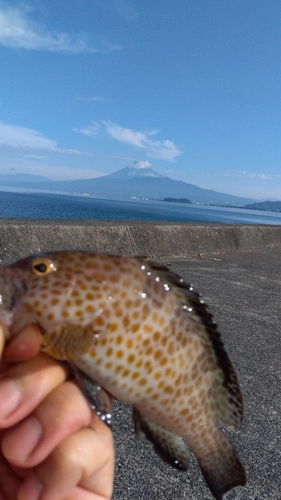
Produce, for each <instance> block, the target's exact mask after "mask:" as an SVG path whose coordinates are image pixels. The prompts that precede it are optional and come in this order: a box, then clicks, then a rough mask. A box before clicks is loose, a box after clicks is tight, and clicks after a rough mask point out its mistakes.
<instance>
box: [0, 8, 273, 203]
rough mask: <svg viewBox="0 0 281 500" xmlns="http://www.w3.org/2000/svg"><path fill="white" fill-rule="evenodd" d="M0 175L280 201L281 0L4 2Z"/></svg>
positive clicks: (0, 53) (0, 21) (0, 12)
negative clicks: (175, 183)
mask: <svg viewBox="0 0 281 500" xmlns="http://www.w3.org/2000/svg"><path fill="white" fill-rule="evenodd" d="M0 64H1V75H0V172H1V173H21V172H26V173H32V174H41V175H45V176H48V177H50V178H52V179H77V178H91V177H96V176H99V175H105V174H108V173H111V172H114V171H116V170H118V169H120V168H123V167H125V166H128V165H133V164H136V165H139V166H142V167H144V168H145V167H147V166H151V167H152V168H154V169H155V170H157V171H158V172H159V173H161V174H163V175H168V176H170V177H172V178H174V179H181V180H184V181H186V182H190V183H192V184H197V185H198V186H200V187H204V188H209V189H215V190H217V191H223V192H226V193H230V194H234V195H237V196H247V197H253V198H259V199H265V198H276V199H281V168H280V167H281V2H280V0H173V1H171V0H161V1H159V0H30V1H28V2H26V1H25V0H18V1H15V0H8V1H6V2H4V1H2V0H0Z"/></svg>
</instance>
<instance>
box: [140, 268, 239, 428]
mask: <svg viewBox="0 0 281 500" xmlns="http://www.w3.org/2000/svg"><path fill="white" fill-rule="evenodd" d="M140 260H141V261H142V262H143V263H145V264H147V265H149V267H150V269H151V272H152V273H153V275H154V276H157V277H159V280H160V282H161V283H163V284H168V285H169V288H170V290H171V291H172V293H173V294H174V295H175V296H176V298H177V300H178V301H179V302H180V303H181V304H182V306H183V308H184V309H186V312H187V314H196V317H197V319H198V320H199V321H200V322H201V324H202V325H203V326H204V328H205V331H206V335H207V337H208V338H209V341H210V343H211V346H212V348H213V351H214V353H215V356H216V361H217V364H218V366H219V368H220V369H221V371H222V373H223V381H222V382H221V381H220V380H219V379H218V381H217V383H218V384H219V386H220V387H222V389H224V390H223V391H216V397H217V405H218V418H219V419H221V420H222V421H223V422H225V423H226V424H227V425H230V426H234V427H238V428H239V427H241V422H242V414H243V399H242V394H241V390H240V386H239V382H238V378H237V375H236V372H235V370H234V368H233V365H232V363H231V361H230V359H229V357H228V354H227V352H226V350H225V348H224V345H223V342H222V340H221V335H220V333H219V331H218V329H217V325H216V324H215V322H214V321H213V317H212V315H211V314H210V312H209V311H208V309H207V307H206V305H205V304H204V302H203V300H202V298H201V296H200V295H199V294H198V293H197V292H195V291H194V290H193V287H192V286H191V285H189V284H188V283H187V282H185V281H184V280H183V279H182V278H181V277H180V276H179V275H178V274H176V273H174V272H172V271H170V270H169V269H168V268H167V267H166V266H165V265H163V264H160V263H157V262H154V261H150V260H148V259H146V260H145V259H140ZM219 386H218V388H219Z"/></svg>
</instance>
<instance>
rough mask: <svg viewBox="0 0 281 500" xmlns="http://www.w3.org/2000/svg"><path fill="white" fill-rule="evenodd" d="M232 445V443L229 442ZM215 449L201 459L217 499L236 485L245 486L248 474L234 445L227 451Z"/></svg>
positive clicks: (200, 462) (203, 470)
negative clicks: (222, 451)
mask: <svg viewBox="0 0 281 500" xmlns="http://www.w3.org/2000/svg"><path fill="white" fill-rule="evenodd" d="M228 444H229V445H230V443H228ZM225 452H226V450H224V453H221V450H215V451H213V452H212V453H210V454H208V455H206V456H205V457H203V458H202V459H200V460H199V464H200V467H201V470H202V473H203V475H204V477H205V480H206V483H207V484H208V486H209V488H210V490H211V492H212V494H213V495H214V497H215V498H216V499H217V500H221V499H222V497H223V495H224V494H225V493H227V492H228V491H229V490H231V489H232V488H235V487H236V486H244V485H245V483H246V474H245V470H244V467H243V465H242V464H241V462H240V461H239V459H238V457H237V456H236V454H235V451H234V450H233V448H232V446H231V445H230V446H229V447H228V450H227V453H225Z"/></svg>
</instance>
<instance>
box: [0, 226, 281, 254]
mask: <svg viewBox="0 0 281 500" xmlns="http://www.w3.org/2000/svg"><path fill="white" fill-rule="evenodd" d="M278 246H281V225H279V226H271V225H268V226H266V225H260V226H259V225H240V224H239V225H236V224H214V223H213V224H205V223H201V224H198V223H170V222H155V221H152V222H147V221H103V220H102V221H97V220H47V219H40V220H39V219H0V259H1V262H8V261H12V260H15V259H18V258H19V257H22V256H24V255H28V254H30V253H34V252H42V251H47V250H62V249H81V250H92V251H96V252H108V253H115V254H121V255H127V256H134V255H144V256H148V257H154V258H158V259H161V258H184V257H187V256H190V255H198V254H205V253H222V252H237V251H245V250H251V249H258V248H269V247H270V248H273V247H278Z"/></svg>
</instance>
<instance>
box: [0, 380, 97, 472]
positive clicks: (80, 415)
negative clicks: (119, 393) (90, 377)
mask: <svg viewBox="0 0 281 500" xmlns="http://www.w3.org/2000/svg"><path fill="white" fill-rule="evenodd" d="M96 418H98V417H97V416H96ZM92 419H93V413H92V411H91V409H90V406H89V404H88V403H87V401H86V400H85V398H84V396H83V395H82V393H81V391H80V389H79V388H78V387H77V386H76V384H75V383H74V382H73V381H68V382H65V383H64V384H61V385H60V386H59V387H57V388H56V389H54V390H53V391H52V392H51V394H50V395H49V396H47V397H46V398H45V399H44V401H43V402H42V403H41V404H40V405H39V406H38V407H37V408H36V409H35V411H34V412H33V413H32V415H31V416H29V417H28V418H27V419H25V420H24V421H23V422H20V423H19V424H18V425H16V426H14V427H13V428H12V429H11V430H8V431H7V432H6V434H5V436H4V438H3V442H2V451H3V453H4V455H5V457H6V459H7V460H8V461H9V462H10V463H12V464H13V465H16V466H19V467H33V466H34V465H38V464H39V463H40V462H42V461H43V460H44V459H45V458H46V457H47V456H48V455H49V454H50V453H51V452H52V451H53V449H54V448H55V447H56V446H57V445H58V444H59V443H60V442H61V441H63V440H64V439H65V438H66V437H68V436H70V435H71V434H73V433H75V432H77V431H78V430H80V429H81V428H83V427H87V426H88V425H90V423H91V421H92Z"/></svg>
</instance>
